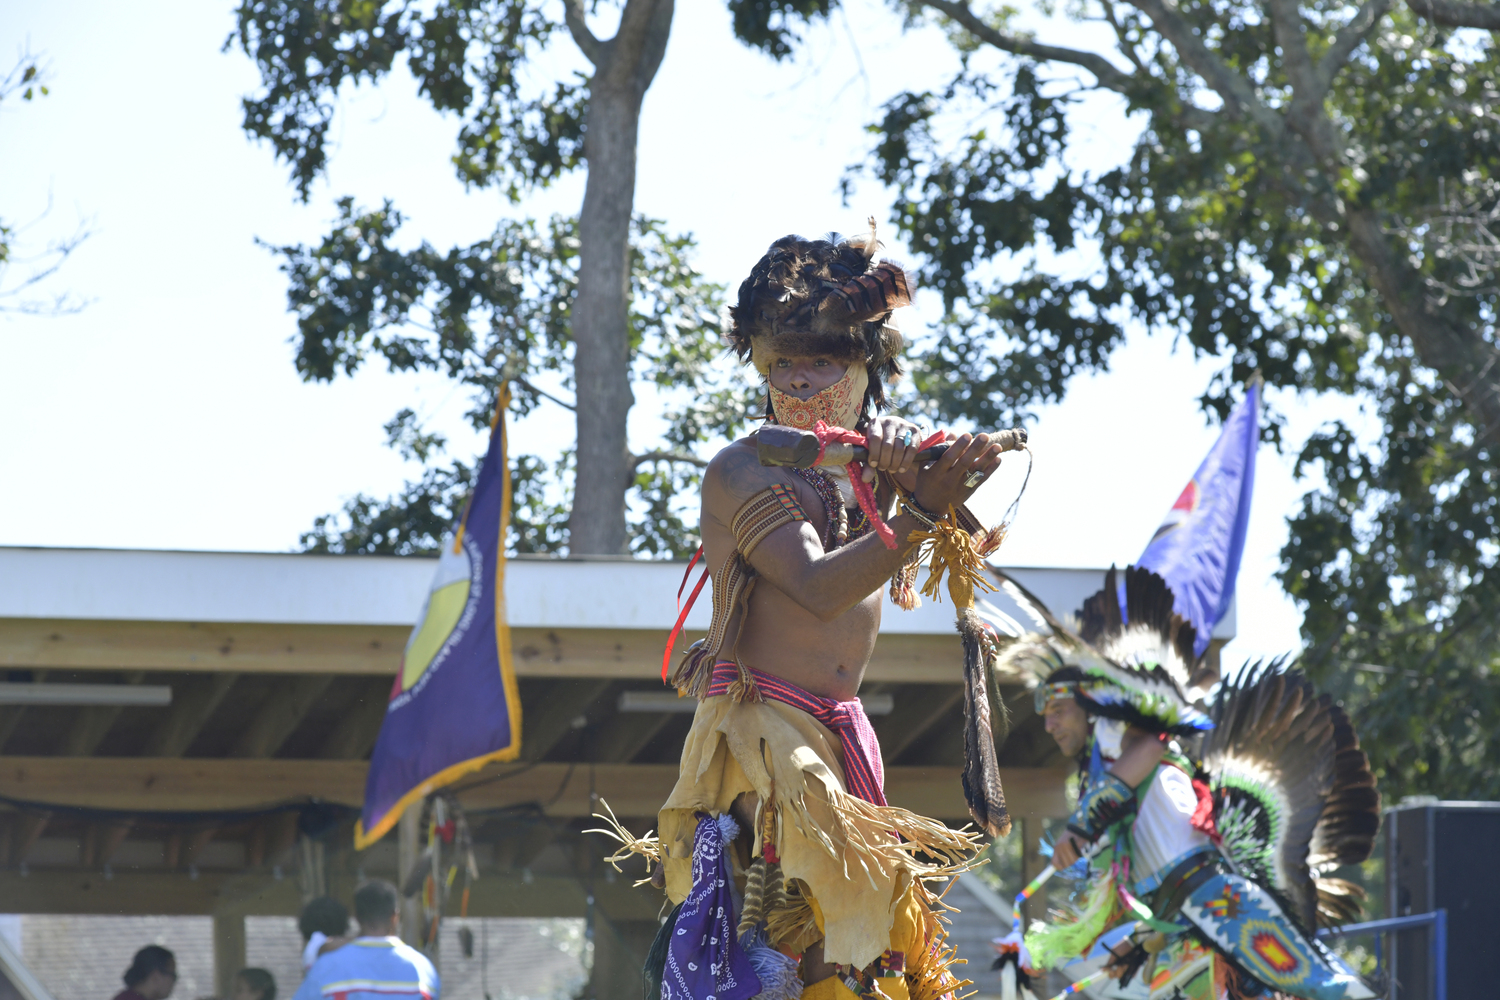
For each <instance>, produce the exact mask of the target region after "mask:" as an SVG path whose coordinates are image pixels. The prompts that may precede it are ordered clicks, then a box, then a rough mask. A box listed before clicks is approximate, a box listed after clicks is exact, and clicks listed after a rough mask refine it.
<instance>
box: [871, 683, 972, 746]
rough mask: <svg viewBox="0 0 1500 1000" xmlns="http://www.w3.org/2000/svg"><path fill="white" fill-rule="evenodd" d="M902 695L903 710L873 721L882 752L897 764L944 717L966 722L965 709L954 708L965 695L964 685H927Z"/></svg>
mask: <svg viewBox="0 0 1500 1000" xmlns="http://www.w3.org/2000/svg"><path fill="white" fill-rule="evenodd" d="M898 697H899V698H900V702H899V705H900V711H893V712H891V714H890V715H885V716H881V717H879V718H877V719H874V720H873V722H874V726H875V735H876V736H878V737H879V738H880V752H881V754H882V755H883V756H884V757H885V759H886V760H888V761H891V762H893V763H894V762H895V761H898V760H900V759H901V755H902V754H903V753H905V752H906V751H907V749H908V748H910V747H911V746H912V744H914V743H916V742H917V741H918V740H920V739H921V738H922V737H923V736H926V735H927V733H928V732H930V731H931V730H932V727H933V726H935V725H937V724H938V723H939V722H941V721H943V719H945V718H949V717H951V718H953V719H954V720H955V721H958V722H960V723H961V721H962V718H963V716H962V710H961V709H960V710H959V711H957V712H955V711H954V710H955V708H956V707H957V706H958V705H959V703H960V702H962V701H963V697H964V689H963V686H962V685H960V684H948V685H943V686H941V687H939V686H936V685H933V686H924V687H923V688H921V689H919V690H916V691H913V692H911V693H910V694H907V693H905V692H902V693H900V694H899V695H898Z"/></svg>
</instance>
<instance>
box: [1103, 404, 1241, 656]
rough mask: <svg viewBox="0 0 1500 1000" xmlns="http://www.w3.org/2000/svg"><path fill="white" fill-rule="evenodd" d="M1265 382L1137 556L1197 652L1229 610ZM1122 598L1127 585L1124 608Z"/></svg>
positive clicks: (1238, 412) (1232, 419) (1233, 419)
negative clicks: (1165, 590) (1168, 592)
mask: <svg viewBox="0 0 1500 1000" xmlns="http://www.w3.org/2000/svg"><path fill="white" fill-rule="evenodd" d="M1260 386H1261V382H1260V379H1259V378H1256V379H1254V380H1253V381H1251V383H1250V386H1249V388H1248V389H1246V391H1245V398H1244V400H1243V401H1241V403H1240V405H1239V406H1237V407H1235V408H1234V411H1233V412H1231V413H1230V414H1229V419H1228V420H1226V421H1224V431H1223V433H1221V434H1220V435H1219V440H1218V441H1217V442H1215V443H1214V446H1213V449H1212V450H1211V451H1209V453H1208V457H1207V458H1205V459H1204V460H1203V464H1202V465H1200V466H1198V471H1197V472H1195V473H1193V478H1192V481H1190V482H1189V483H1188V484H1187V488H1186V489H1184V490H1183V491H1182V495H1181V496H1180V497H1178V498H1177V502H1176V503H1174V504H1173V505H1172V509H1171V510H1169V511H1167V517H1166V520H1164V521H1162V523H1161V527H1159V528H1157V529H1156V534H1155V535H1154V536H1152V538H1151V543H1150V544H1149V545H1147V546H1146V551H1145V552H1143V553H1141V557H1140V558H1139V559H1137V560H1136V565H1137V566H1140V567H1143V568H1145V569H1149V570H1152V571H1153V572H1155V573H1157V574H1159V575H1160V576H1161V577H1162V578H1163V579H1164V580H1166V581H1167V586H1169V587H1171V588H1172V594H1173V596H1174V597H1175V598H1176V600H1175V602H1174V607H1175V609H1176V611H1177V613H1178V614H1180V615H1182V617H1184V618H1186V619H1187V620H1188V621H1189V622H1191V623H1192V624H1193V627H1194V628H1196V629H1197V630H1198V638H1197V643H1196V651H1197V653H1198V654H1199V655H1200V656H1201V655H1202V654H1203V651H1204V650H1205V649H1207V648H1208V639H1209V634H1210V633H1211V632H1213V630H1214V626H1215V625H1217V624H1218V623H1219V619H1221V618H1223V617H1224V614H1225V612H1227V611H1228V610H1229V602H1230V600H1231V599H1232V598H1233V597H1234V581H1235V577H1236V576H1238V575H1239V571H1240V556H1241V555H1242V554H1243V553H1244V551H1245V530H1246V528H1247V527H1248V526H1249V523H1250V494H1251V493H1252V492H1253V491H1254V489H1255V450H1256V448H1257V446H1258V445H1259V444H1260ZM1124 600H1125V598H1124V591H1123V590H1122V591H1121V594H1120V603H1121V608H1120V610H1121V611H1122V612H1123V611H1124V610H1125V609H1124Z"/></svg>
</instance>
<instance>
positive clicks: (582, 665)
mask: <svg viewBox="0 0 1500 1000" xmlns="http://www.w3.org/2000/svg"><path fill="white" fill-rule="evenodd" d="M410 633H411V629H410V627H409V626H396V625H300V624H299V625H294V624H266V623H253V624H219V623H196V622H137V621H93V620H78V621H74V620H63V619H41V618H0V668H5V667H10V668H22V667H29V668H38V667H56V668H63V669H69V670H122V669H124V670H152V671H172V670H181V671H191V672H194V673H198V672H209V673H217V672H227V673H247V674H255V673H260V674H265V673H271V674H369V675H374V676H381V677H394V676H395V675H396V671H397V668H398V667H399V666H400V664H401V651H402V650H403V649H404V648H405V646H406V640H407V637H408V636H409V635H410ZM700 634H701V633H684V634H683V636H682V637H681V638H680V639H679V640H678V648H679V649H685V648H687V644H688V643H690V642H692V641H693V640H694V639H696V638H698V637H699V635H700ZM511 639H512V644H513V647H514V649H515V654H516V655H515V663H516V674H517V676H520V677H611V678H615V679H635V680H649V679H652V678H656V677H659V675H660V671H661V653H662V645H663V643H664V642H665V640H666V635H665V631H664V630H662V629H603V628H600V629H583V628H579V629H540V628H515V629H512V630H511ZM962 664H963V647H962V645H961V643H960V641H959V638H958V634H957V633H956V632H954V633H948V632H944V633H938V634H932V635H910V634H896V633H886V634H883V635H881V636H880V640H879V641H878V642H877V643H876V644H875V652H874V654H873V655H872V656H871V658H870V664H869V666H868V667H867V668H866V670H865V679H866V680H868V681H870V682H872V683H873V682H885V681H891V682H897V683H907V684H945V683H955V682H957V681H958V680H959V679H960V678H961V675H962Z"/></svg>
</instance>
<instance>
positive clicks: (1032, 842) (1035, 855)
mask: <svg viewBox="0 0 1500 1000" xmlns="http://www.w3.org/2000/svg"><path fill="white" fill-rule="evenodd" d="M1044 822H1045V820H1043V819H1042V817H1040V816H1026V817H1023V818H1022V819H1021V880H1022V882H1023V884H1024V883H1030V882H1031V880H1032V879H1034V878H1036V877H1037V875H1038V874H1040V873H1041V870H1042V869H1043V868H1045V867H1047V859H1046V858H1044V857H1043V856H1042V852H1041V849H1040V848H1041V843H1042V824H1043V823H1044ZM1023 915H1024V920H1023V921H1022V926H1023V927H1025V926H1028V925H1030V923H1031V922H1032V921H1033V920H1045V919H1046V918H1047V887H1046V886H1042V887H1041V888H1040V889H1038V890H1037V891H1036V894H1035V895H1033V896H1032V897H1031V898H1030V899H1028V900H1027V901H1026V903H1025V904H1024V914H1023Z"/></svg>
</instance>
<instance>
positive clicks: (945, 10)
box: [917, 0, 1134, 94]
mask: <svg viewBox="0 0 1500 1000" xmlns="http://www.w3.org/2000/svg"><path fill="white" fill-rule="evenodd" d="M917 2H918V3H920V4H921V5H922V6H923V7H930V8H931V9H933V10H935V11H937V12H939V13H941V14H944V15H946V16H948V17H949V18H951V19H953V20H954V21H956V22H957V23H959V24H961V25H963V27H964V28H965V29H967V30H968V32H969V33H970V34H971V35H973V36H974V37H975V38H978V39H979V40H980V41H982V42H985V43H987V44H989V45H993V46H994V47H995V48H997V49H1000V50H1001V51H1003V52H1013V53H1015V54H1016V55H1018V56H1030V57H1031V58H1033V59H1041V60H1044V61H1047V62H1064V63H1072V64H1073V65H1074V66H1081V67H1082V68H1084V69H1086V70H1088V71H1089V72H1090V73H1092V74H1094V78H1095V79H1096V80H1098V81H1099V86H1101V87H1104V88H1105V89H1106V90H1113V91H1115V92H1117V93H1122V94H1123V93H1125V92H1126V91H1127V90H1128V89H1130V87H1131V85H1132V83H1133V82H1134V78H1133V77H1132V76H1131V75H1130V74H1129V73H1126V72H1123V71H1121V70H1120V69H1118V68H1116V67H1115V65H1114V63H1112V62H1110V61H1109V60H1108V59H1105V58H1104V57H1103V56H1101V55H1099V54H1097V53H1094V52H1081V51H1079V50H1077V49H1065V48H1060V47H1059V46H1056V45H1043V44H1041V43H1040V42H1034V41H1032V40H1031V39H1029V38H1020V37H1017V36H1016V35H1011V34H1007V33H1006V32H1003V31H1001V30H1000V29H998V28H996V27H994V26H992V25H990V24H987V23H985V21H984V19H983V18H981V17H980V16H979V15H978V14H976V13H974V11H972V10H970V9H969V5H968V4H967V3H965V2H961V0H917Z"/></svg>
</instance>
